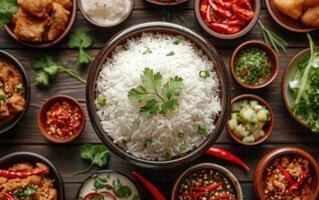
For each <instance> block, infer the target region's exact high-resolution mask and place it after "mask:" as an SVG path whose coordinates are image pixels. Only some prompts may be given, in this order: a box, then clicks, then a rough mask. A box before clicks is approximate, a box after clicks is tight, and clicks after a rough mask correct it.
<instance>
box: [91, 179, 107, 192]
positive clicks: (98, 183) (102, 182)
mask: <svg viewBox="0 0 319 200" xmlns="http://www.w3.org/2000/svg"><path fill="white" fill-rule="evenodd" d="M106 184H107V179H105V178H95V179H94V183H93V186H94V190H95V191H98V190H101V189H103V188H105V186H106Z"/></svg>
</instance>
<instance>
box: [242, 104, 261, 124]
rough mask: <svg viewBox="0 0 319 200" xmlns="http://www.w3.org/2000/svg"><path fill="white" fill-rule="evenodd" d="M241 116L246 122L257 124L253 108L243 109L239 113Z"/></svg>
mask: <svg viewBox="0 0 319 200" xmlns="http://www.w3.org/2000/svg"><path fill="white" fill-rule="evenodd" d="M239 116H240V118H241V119H242V120H243V121H244V122H252V123H256V122H257V116H256V112H255V111H254V110H253V109H251V108H243V109H242V110H241V111H240V112H239Z"/></svg>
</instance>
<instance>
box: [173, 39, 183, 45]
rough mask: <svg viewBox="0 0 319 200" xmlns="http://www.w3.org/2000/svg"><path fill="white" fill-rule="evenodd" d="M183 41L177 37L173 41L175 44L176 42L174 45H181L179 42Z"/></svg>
mask: <svg viewBox="0 0 319 200" xmlns="http://www.w3.org/2000/svg"><path fill="white" fill-rule="evenodd" d="M181 41H182V40H180V39H176V40H175V41H174V42H173V44H174V45H179V43H181Z"/></svg>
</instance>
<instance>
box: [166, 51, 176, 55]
mask: <svg viewBox="0 0 319 200" xmlns="http://www.w3.org/2000/svg"><path fill="white" fill-rule="evenodd" d="M174 55H175V52H174V51H171V52H169V53H168V54H166V56H174Z"/></svg>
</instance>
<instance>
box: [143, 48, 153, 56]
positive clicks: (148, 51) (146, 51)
mask: <svg viewBox="0 0 319 200" xmlns="http://www.w3.org/2000/svg"><path fill="white" fill-rule="evenodd" d="M151 53H152V50H151V49H150V48H148V47H146V50H145V51H144V52H143V55H145V54H151Z"/></svg>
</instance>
